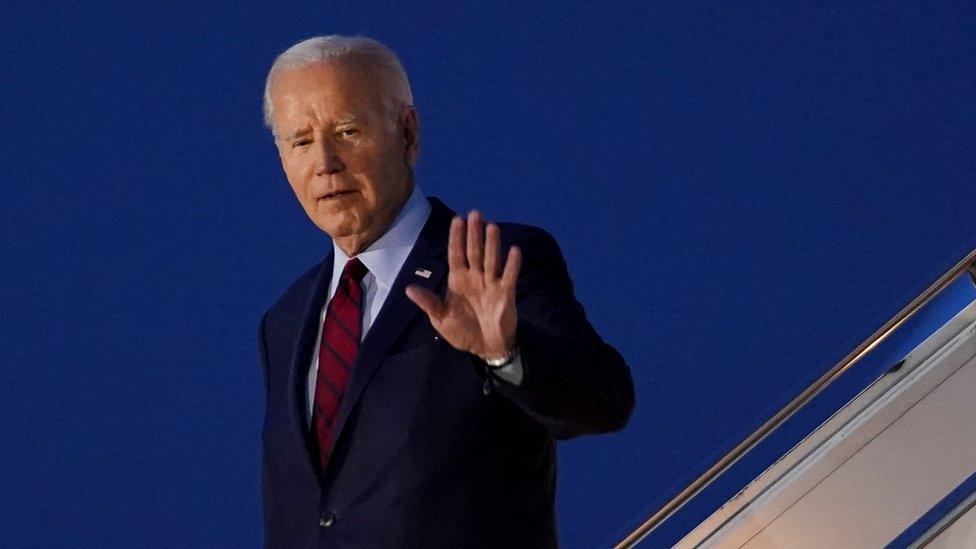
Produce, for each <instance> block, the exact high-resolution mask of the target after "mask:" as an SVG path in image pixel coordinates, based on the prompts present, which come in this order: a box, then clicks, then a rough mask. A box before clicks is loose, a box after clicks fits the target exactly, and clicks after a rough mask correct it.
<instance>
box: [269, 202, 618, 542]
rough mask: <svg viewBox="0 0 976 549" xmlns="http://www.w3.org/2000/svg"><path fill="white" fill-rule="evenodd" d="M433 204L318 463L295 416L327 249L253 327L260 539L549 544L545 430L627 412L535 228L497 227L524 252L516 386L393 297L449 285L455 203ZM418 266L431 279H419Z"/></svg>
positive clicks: (607, 422) (610, 357)
mask: <svg viewBox="0 0 976 549" xmlns="http://www.w3.org/2000/svg"><path fill="white" fill-rule="evenodd" d="M430 202H431V204H432V212H431V215H430V218H429V219H428V221H427V223H426V225H425V226H424V228H423V230H422V232H421V234H420V236H419V238H418V240H417V243H416V245H415V246H414V248H413V250H412V252H411V253H410V255H409V257H408V258H407V260H406V262H405V263H404V265H403V268H402V269H401V271H400V273H399V275H398V276H397V279H396V282H395V284H394V286H393V288H392V289H391V291H390V294H389V296H388V297H387V299H386V302H385V303H384V305H383V307H382V309H381V311H380V313H379V314H378V316H377V318H376V319H375V321H374V323H373V325H372V326H371V328H370V329H369V331H368V332H367V334H366V336H365V338H364V340H363V341H362V344H361V346H360V351H359V355H358V357H357V359H356V363H355V365H354V367H353V372H352V376H351V379H350V382H349V387H348V389H347V392H346V394H345V396H344V397H343V399H342V404H341V406H340V409H339V413H338V418H337V421H336V432H338V433H339V435H338V436H337V437H335V438H336V439H337V440H336V443H335V447H334V448H333V451H332V452H333V453H332V457H331V459H330V461H329V465H328V468H327V469H326V470H325V471H319V470H317V469H318V467H317V465H316V463H317V459H316V458H315V455H314V454H313V452H314V450H313V449H314V445H313V444H312V443H311V439H310V438H309V437H310V435H309V432H308V429H307V427H306V418H305V379H306V376H307V372H308V367H309V364H310V362H311V353H312V352H313V348H314V346H315V338H316V335H317V330H318V326H317V322H318V319H319V312H320V310H321V307H322V304H323V303H324V300H325V296H326V291H327V288H328V286H329V279H330V277H331V274H332V256H331V253H330V254H329V256H328V257H326V259H325V260H324V261H322V262H321V263H319V264H318V265H316V266H314V267H313V268H312V269H310V270H309V271H308V272H306V273H305V274H304V275H302V276H301V277H300V278H298V280H296V281H295V282H294V284H292V285H291V287H290V288H288V290H286V291H285V292H284V294H283V295H282V296H281V298H280V299H279V300H278V302H277V303H275V305H274V306H272V307H271V308H270V309H269V310H268V312H267V313H266V314H265V316H264V318H263V320H262V322H261V328H260V337H259V339H260V350H261V362H262V365H263V367H264V373H265V381H266V388H267V398H266V409H265V418H264V428H263V433H262V462H263V463H262V477H263V479H262V491H263V500H264V526H265V542H266V545H267V546H268V547H273V548H278V547H303V548H304V547H383V548H387V547H553V546H555V545H556V540H557V538H556V526H555V513H554V499H555V483H556V451H555V441H556V439H561V438H569V437H573V436H577V435H582V434H586V433H598V432H606V431H613V430H617V429H620V428H621V427H623V426H624V425H625V424H626V422H627V420H628V418H629V416H630V413H631V410H632V408H633V404H634V390H633V384H632V381H631V378H630V372H629V370H628V368H627V365H626V364H625V363H624V361H623V359H622V358H621V356H620V355H619V354H618V353H617V351H616V350H614V349H613V348H612V347H611V346H609V345H607V344H606V343H604V342H603V340H602V339H601V338H600V337H599V336H598V335H597V333H596V332H595V331H594V330H593V328H592V326H591V325H590V323H589V322H588V321H587V320H586V317H585V315H584V312H583V308H582V307H581V306H580V304H579V303H578V302H577V301H576V299H575V298H574V296H573V289H572V283H571V282H570V279H569V276H568V274H567V270H566V264H565V261H564V260H563V258H562V255H561V254H560V252H559V248H558V246H557V245H556V243H555V241H554V240H553V238H552V237H551V236H550V235H549V234H548V233H546V232H545V231H543V230H541V229H538V228H534V227H528V226H525V225H515V224H507V223H501V224H500V228H501V235H502V248H503V250H506V249H507V248H508V246H511V245H513V244H516V245H518V246H519V247H520V248H521V249H522V252H523V258H524V259H523V265H522V270H521V272H520V276H519V282H518V286H517V288H516V300H517V310H518V318H519V320H518V328H517V340H518V346H519V349H520V351H521V357H522V365H523V372H524V377H523V380H522V383H521V384H520V385H519V386H514V385H511V384H509V383H507V382H505V381H503V380H501V379H500V378H497V377H495V376H494V375H493V374H491V373H490V372H489V371H488V370H487V368H486V365H485V364H484V363H483V362H482V361H481V360H479V359H478V358H477V357H475V356H473V355H470V354H468V353H465V352H461V351H458V350H456V349H454V348H453V347H451V345H450V344H448V343H447V342H446V341H444V340H443V339H441V338H439V337H438V336H437V333H436V332H435V331H434V329H433V328H432V327H431V325H430V322H429V320H428V319H427V316H426V315H425V314H424V313H423V312H422V311H420V310H419V309H418V308H417V307H416V305H414V304H413V303H412V302H411V301H410V300H409V299H408V298H407V297H406V295H405V293H404V289H405V288H406V286H407V285H408V284H411V283H415V284H421V285H423V286H426V287H428V288H430V289H432V290H434V291H436V292H439V293H441V294H442V295H443V291H444V289H445V286H446V283H447V276H446V275H447V270H448V268H447V237H448V227H449V225H450V221H451V217H452V216H453V215H454V212H452V211H451V210H450V209H448V208H447V207H446V206H445V205H444V204H443V203H441V202H440V201H439V200H437V199H430ZM502 257H504V255H503V256H502ZM422 269H425V270H429V271H430V272H431V275H430V277H429V278H424V277H422V276H419V275H417V274H415V272H416V271H417V270H422ZM486 380H487V383H486ZM486 392H487V394H486Z"/></svg>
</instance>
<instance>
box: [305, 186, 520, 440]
mask: <svg viewBox="0 0 976 549" xmlns="http://www.w3.org/2000/svg"><path fill="white" fill-rule="evenodd" d="M430 209H431V208H430V203H429V202H427V199H426V198H425V197H424V195H423V193H421V192H420V189H419V188H418V187H417V186H416V185H414V188H413V193H412V194H411V195H410V198H408V199H407V202H406V203H405V204H404V205H403V209H401V210H400V213H399V214H398V215H397V217H396V219H394V220H393V223H392V224H391V225H390V228H389V229H387V231H386V232H385V233H383V235H382V236H380V238H379V239H377V240H376V242H373V243H372V244H371V245H370V246H369V247H368V248H366V250H365V251H363V252H361V253H360V254H359V255H358V256H357V257H359V260H360V261H362V263H363V265H365V266H366V268H367V269H369V272H368V273H366V276H364V277H363V280H362V288H363V308H362V331H361V336H360V341H362V339H363V338H365V337H366V333H367V332H368V331H369V328H370V326H372V325H373V320H375V319H376V316H377V315H378V314H379V312H380V309H382V307H383V303H385V302H386V296H388V295H389V294H390V288H392V287H393V281H394V280H396V277H397V274H398V273H399V272H400V268H401V267H403V263H404V262H405V261H406V260H407V256H409V255H410V251H411V250H413V246H414V243H416V242H417V237H418V236H420V231H421V229H423V228H424V224H425V223H426V222H427V218H428V217H429V216H430ZM332 250H333V254H334V255H333V260H332V280H331V281H330V282H329V291H328V293H327V294H326V299H325V303H324V304H322V311H321V312H320V314H319V330H318V336H317V337H316V338H315V350H314V351H313V352H312V364H311V366H310V367H309V369H308V379H307V381H306V399H305V400H306V411H307V412H308V415H307V417H306V420H307V421H306V424H307V425H309V426H310V425H311V422H312V407H313V403H314V401H315V378H316V376H317V375H318V371H319V346H320V345H321V343H322V324H323V323H324V322H325V313H326V309H327V307H328V305H329V301H331V300H332V296H333V295H334V294H335V291H336V288H337V287H338V285H339V278H340V277H341V276H342V270H343V268H345V266H346V261H348V260H349V256H348V255H346V252H344V251H342V249H341V248H339V246H338V245H336V243H335V241H334V240H333V241H332ZM421 314H423V313H421ZM494 373H495V374H496V375H497V376H499V377H501V378H502V379H503V380H505V381H507V382H509V383H511V384H513V385H519V384H521V383H522V362H521V358H520V357H518V356H516V359H515V361H513V362H512V363H511V364H509V365H508V366H506V367H504V368H500V369H497V370H494Z"/></svg>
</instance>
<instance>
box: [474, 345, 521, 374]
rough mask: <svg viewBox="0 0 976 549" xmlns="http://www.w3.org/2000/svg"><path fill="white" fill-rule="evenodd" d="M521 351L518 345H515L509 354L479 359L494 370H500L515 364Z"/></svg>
mask: <svg viewBox="0 0 976 549" xmlns="http://www.w3.org/2000/svg"><path fill="white" fill-rule="evenodd" d="M518 354H519V350H518V346H517V345H513V346H512V348H511V349H510V350H509V351H508V354H506V355H505V356H501V357H479V358H481V360H482V361H483V362H484V363H485V364H487V365H488V367H489V368H491V369H492V370H498V369H501V368H504V367H506V366H508V365H509V364H511V363H513V362H515V359H516V358H518Z"/></svg>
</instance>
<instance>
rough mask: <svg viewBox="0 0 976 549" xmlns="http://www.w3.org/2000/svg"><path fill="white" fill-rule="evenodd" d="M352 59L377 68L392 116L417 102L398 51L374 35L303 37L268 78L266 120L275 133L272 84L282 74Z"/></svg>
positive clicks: (281, 58)
mask: <svg viewBox="0 0 976 549" xmlns="http://www.w3.org/2000/svg"><path fill="white" fill-rule="evenodd" d="M338 61H350V62H360V63H364V64H365V66H367V67H370V68H373V69H375V70H376V71H377V77H378V78H379V80H380V86H381V90H380V91H381V93H382V96H383V102H384V103H385V105H384V106H385V107H386V108H387V110H389V111H390V114H391V116H396V115H398V114H399V112H400V109H402V108H403V107H404V106H407V105H411V106H412V105H413V94H412V93H411V91H410V82H409V81H408V80H407V73H406V72H405V71H404V70H403V65H401V64H400V60H399V59H398V58H397V56H396V54H395V53H393V51H391V50H390V49H389V48H387V47H386V46H384V45H383V44H380V43H379V42H377V41H376V40H373V39H372V38H366V37H364V36H339V35H337V34H332V35H329V36H316V37H314V38H309V39H308V40H303V41H301V42H299V43H297V44H295V45H294V46H292V47H290V48H288V49H287V50H285V51H284V52H282V53H281V55H279V56H278V57H277V58H276V59H275V61H274V63H273V64H272V65H271V70H269V71H268V77H267V78H266V79H265V81H264V123H265V124H266V125H267V126H268V129H270V130H271V133H272V134H274V133H275V128H274V104H273V103H272V102H271V87H272V86H273V85H274V81H275V78H276V77H277V75H278V73H279V72H281V71H283V70H288V69H302V68H305V67H308V66H310V65H314V64H316V63H331V62H338Z"/></svg>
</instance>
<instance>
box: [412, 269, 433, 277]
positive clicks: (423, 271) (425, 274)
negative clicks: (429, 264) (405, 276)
mask: <svg viewBox="0 0 976 549" xmlns="http://www.w3.org/2000/svg"><path fill="white" fill-rule="evenodd" d="M413 274H415V275H417V276H422V277H424V278H430V274H431V273H430V271H428V270H427V269H417V270H416V271H414V273H413Z"/></svg>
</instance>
